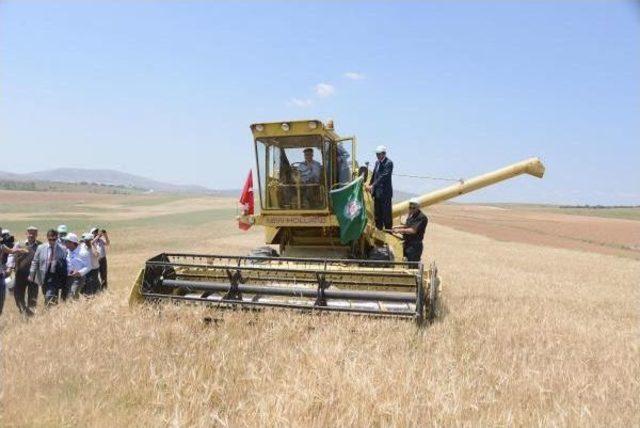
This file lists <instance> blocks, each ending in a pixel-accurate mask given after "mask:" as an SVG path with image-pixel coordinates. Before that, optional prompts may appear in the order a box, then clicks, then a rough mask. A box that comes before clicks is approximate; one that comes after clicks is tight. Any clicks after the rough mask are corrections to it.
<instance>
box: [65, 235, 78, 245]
mask: <svg viewBox="0 0 640 428" xmlns="http://www.w3.org/2000/svg"><path fill="white" fill-rule="evenodd" d="M64 240H65V241H69V242H73V243H74V244H77V243H78V235H76V234H75V233H69V234H68V235H67V236H65V237H64Z"/></svg>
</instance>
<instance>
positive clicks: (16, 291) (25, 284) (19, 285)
mask: <svg viewBox="0 0 640 428" xmlns="http://www.w3.org/2000/svg"><path fill="white" fill-rule="evenodd" d="M26 238H27V239H26V240H25V241H24V242H19V243H18V244H17V245H16V249H26V250H27V251H28V252H27V253H18V254H13V255H12V256H11V257H12V258H13V265H14V269H15V280H14V286H13V297H14V298H15V301H16V306H17V307H18V311H19V312H20V313H21V314H23V315H25V316H31V315H33V314H34V311H33V310H34V309H35V308H36V304H37V303H38V284H36V283H35V282H34V281H30V280H29V272H30V269H31V263H32V262H33V258H34V256H35V254H36V250H37V249H38V246H40V245H41V244H42V242H40V241H38V228H37V227H35V226H29V227H28V228H27V235H26ZM25 294H27V295H28V299H27V301H26V302H25Z"/></svg>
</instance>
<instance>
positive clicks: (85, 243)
mask: <svg viewBox="0 0 640 428" xmlns="http://www.w3.org/2000/svg"><path fill="white" fill-rule="evenodd" d="M80 251H82V252H83V254H84V253H89V258H90V260H91V269H90V270H89V273H87V275H86V276H85V282H84V291H83V294H84V295H85V296H90V295H93V294H96V293H97V292H98V290H99V288H100V279H99V278H98V272H99V271H100V252H99V251H98V244H96V243H94V242H93V235H92V234H91V233H85V234H83V235H82V243H81V244H80Z"/></svg>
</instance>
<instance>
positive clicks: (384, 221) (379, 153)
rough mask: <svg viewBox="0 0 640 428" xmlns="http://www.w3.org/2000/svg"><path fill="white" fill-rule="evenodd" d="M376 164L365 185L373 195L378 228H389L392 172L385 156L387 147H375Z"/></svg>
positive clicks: (390, 164) (391, 165)
mask: <svg viewBox="0 0 640 428" xmlns="http://www.w3.org/2000/svg"><path fill="white" fill-rule="evenodd" d="M376 157H377V158H378V160H377V161H376V166H375V167H374V168H373V174H372V175H371V181H370V184H368V185H367V186H366V189H367V191H368V192H370V193H371V195H372V196H373V211H374V217H375V220H376V227H377V228H378V229H381V230H382V229H391V228H392V227H393V218H392V217H391V199H392V198H393V186H392V185H391V175H392V174H393V162H391V159H389V158H388V157H387V148H386V147H385V146H378V147H377V148H376Z"/></svg>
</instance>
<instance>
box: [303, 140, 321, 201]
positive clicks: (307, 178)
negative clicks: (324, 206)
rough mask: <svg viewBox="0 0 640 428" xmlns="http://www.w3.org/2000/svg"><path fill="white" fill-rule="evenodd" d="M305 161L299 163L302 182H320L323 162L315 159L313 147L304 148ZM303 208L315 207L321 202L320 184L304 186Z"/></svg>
mask: <svg viewBox="0 0 640 428" xmlns="http://www.w3.org/2000/svg"><path fill="white" fill-rule="evenodd" d="M303 152H304V162H302V163H300V164H298V166H297V170H298V171H299V172H300V182H301V183H302V184H320V177H321V175H322V164H321V163H320V162H318V161H317V160H314V159H313V149H312V148H311V147H307V148H306V149H304V150H303ZM302 197H303V203H304V207H303V208H315V207H317V206H318V205H319V204H320V189H319V186H304V187H303V188H302Z"/></svg>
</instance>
